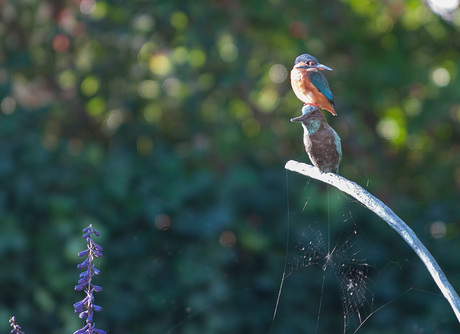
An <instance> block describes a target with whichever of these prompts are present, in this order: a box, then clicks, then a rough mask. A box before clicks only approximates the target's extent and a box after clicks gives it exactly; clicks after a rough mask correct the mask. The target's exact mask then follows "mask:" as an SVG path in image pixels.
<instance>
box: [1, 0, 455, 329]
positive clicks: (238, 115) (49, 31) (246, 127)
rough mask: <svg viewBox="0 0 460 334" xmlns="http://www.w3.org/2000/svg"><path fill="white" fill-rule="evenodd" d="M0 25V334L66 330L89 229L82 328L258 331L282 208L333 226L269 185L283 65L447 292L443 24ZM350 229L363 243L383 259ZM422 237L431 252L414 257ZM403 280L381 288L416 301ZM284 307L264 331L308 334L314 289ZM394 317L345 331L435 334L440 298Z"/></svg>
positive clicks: (265, 5)
mask: <svg viewBox="0 0 460 334" xmlns="http://www.w3.org/2000/svg"><path fill="white" fill-rule="evenodd" d="M0 8H1V13H0V14H1V17H2V20H1V21H0V40H1V47H0V62H1V67H0V103H1V104H0V109H1V110H0V111H1V113H0V182H1V185H2V186H1V189H0V263H1V268H2V269H1V271H0V288H1V293H2V296H1V297H2V298H1V300H2V303H1V304H0V330H1V331H2V332H6V331H7V330H8V318H9V316H11V315H13V314H14V315H15V316H16V319H17V321H18V323H20V324H21V326H22V329H23V330H24V331H25V332H26V333H33V332H35V333H64V332H67V333H72V332H73V331H74V330H76V328H78V321H77V320H76V319H74V318H75V316H74V315H73V314H72V304H73V303H75V302H76V300H77V297H76V296H75V293H74V292H73V291H72V289H71V287H72V286H73V285H74V283H75V279H76V277H77V275H78V270H77V269H76V268H75V265H76V264H77V261H78V259H77V258H76V254H77V253H78V250H79V249H80V248H81V243H82V242H83V241H81V240H80V236H79V234H80V230H81V229H82V228H83V227H85V226H88V225H89V224H90V223H91V224H93V225H94V226H95V227H96V228H97V229H99V230H100V231H101V234H102V236H101V240H100V243H101V244H102V245H103V246H104V254H105V257H104V259H103V260H102V261H101V266H102V272H103V274H102V276H101V277H100V278H99V279H100V280H102V282H101V285H103V286H104V290H105V291H106V292H105V293H104V294H102V295H101V296H100V299H99V300H98V303H99V304H100V305H101V306H102V307H103V308H104V312H103V313H102V314H100V315H99V317H98V319H97V325H98V327H99V328H104V329H107V330H108V332H110V333H126V332H129V333H142V332H158V333H198V332H200V333H203V332H204V333H267V332H268V331H269V328H270V324H271V317H272V314H273V308H274V303H275V301H276V296H277V293H278V287H279V280H280V277H281V273H282V268H283V266H284V251H285V246H286V244H285V231H286V215H287V210H288V204H289V205H290V207H291V208H292V207H293V210H298V211H301V210H302V207H303V206H304V204H305V198H306V197H309V205H308V207H307V210H313V215H314V217H315V219H318V220H319V221H320V222H321V223H324V224H326V221H327V217H328V215H329V214H331V215H332V216H334V215H335V214H336V212H335V211H334V210H335V208H334V206H335V202H334V200H333V199H331V201H330V202H328V201H329V200H328V197H327V193H326V192H324V189H323V188H322V187H320V186H319V185H314V184H309V186H308V187H307V188H305V184H306V182H307V181H305V180H304V179H301V178H297V177H296V176H293V175H288V181H287V182H286V173H285V171H284V168H283V166H284V163H285V162H286V161H287V160H288V159H297V160H302V161H307V160H308V158H307V156H306V154H305V152H304V150H303V146H302V144H301V133H302V130H301V128H300V126H296V125H295V124H291V123H290V122H289V118H292V117H294V116H296V115H298V114H299V113H300V109H301V103H300V102H299V101H298V100H297V99H296V98H295V96H294V94H293V93H292V91H291V89H290V84H289V79H288V77H289V71H290V67H291V66H292V64H293V61H294V59H295V57H296V56H297V55H299V54H301V53H305V52H308V53H311V54H313V55H315V56H316V57H317V58H318V59H319V60H320V61H321V62H322V63H324V64H326V65H328V66H330V67H332V68H333V69H334V71H333V72H330V73H327V75H328V80H329V83H330V85H331V89H332V91H333V93H334V96H335V97H336V106H337V107H336V111H337V113H338V116H337V117H335V118H333V117H331V116H330V115H327V116H326V117H327V118H328V121H329V123H330V124H331V126H333V127H334V128H335V130H336V131H337V132H338V134H339V135H340V136H341V138H342V145H343V152H344V158H343V161H342V164H341V167H340V171H341V174H342V175H343V176H345V177H347V178H349V179H351V180H355V181H356V182H358V183H360V184H362V185H367V186H368V188H370V190H371V192H373V193H374V194H376V195H377V196H378V197H380V198H381V199H382V200H383V201H384V202H386V203H387V204H390V206H391V207H392V208H393V209H394V210H395V212H397V213H398V214H400V215H401V217H402V218H403V219H404V220H406V221H407V223H408V224H409V225H411V226H413V227H414V230H416V232H417V233H418V234H419V235H421V239H422V240H428V241H429V242H428V245H427V246H428V248H429V249H430V250H432V251H433V254H434V256H435V258H437V259H438V260H439V262H440V265H441V267H442V268H443V269H445V271H446V273H447V275H448V277H449V279H450V280H451V281H452V283H453V285H454V286H457V287H458V286H460V276H459V274H458V273H457V272H458V270H457V268H458V258H457V257H456V256H452V254H458V253H459V252H460V249H459V247H460V246H459V242H458V238H459V230H460V220H459V217H460V207H459V205H458V201H459V197H460V196H459V190H460V167H459V166H460V145H459V142H460V130H459V129H460V127H459V123H460V102H459V99H458V87H459V86H460V77H459V66H460V53H459V52H460V30H459V27H460V25H459V22H460V20H459V19H458V18H459V16H458V14H457V16H456V17H455V19H454V21H453V23H446V22H443V21H442V19H440V18H439V17H437V16H436V15H434V14H432V13H431V12H430V10H429V8H428V7H426V6H425V4H424V3H423V2H421V1H407V2H406V1H401V0H397V1H377V2H375V1H353V0H350V1H349V0H343V1H340V2H327V1H326V2H320V1H315V2H313V1H302V2H298V1H287V0H286V1H285V0H270V1H259V0H252V1H245V2H242V1H240V2H237V1H212V2H199V1H198V2H196V1H195V2H194V1H188V2H185V1H178V0H176V1H113V0H111V1H92V0H82V1H73V2H69V1H54V2H49V1H37V0H29V1H25V0H7V1H4V2H3V3H2V4H1V7H0ZM293 180H296V181H297V182H293ZM287 192H288V194H289V195H290V197H289V199H288V200H286V193H287ZM328 203H329V206H328ZM355 210H357V212H356V213H354V218H355V220H356V221H358V224H360V222H361V221H364V222H368V224H369V225H370V227H369V229H370V231H369V232H368V233H369V235H371V238H379V239H380V241H381V242H382V243H383V244H385V243H390V245H391V244H392V243H396V242H399V240H398V241H395V240H394V239H392V235H391V232H388V231H387V230H388V227H386V226H384V224H382V223H381V222H378V221H376V220H369V219H371V218H370V217H369V215H370V214H369V213H367V212H361V211H359V208H356V209H355ZM339 211H340V210H339ZM310 213H311V212H310ZM439 221H440V222H442V223H444V224H445V227H446V233H445V234H442V235H441V238H439V239H434V238H432V235H431V234H430V231H432V229H430V228H431V227H432V226H433V224H432V223H434V222H439ZM339 222H341V220H340V218H339ZM299 224H300V225H302V224H304V222H300V223H299ZM339 227H340V226H339ZM339 227H337V228H339ZM294 230H295V229H294ZM423 233H426V236H423ZM390 247H391V246H390ZM403 250H404V255H402V257H409V258H410V256H411V255H407V254H408V251H407V250H406V249H403ZM401 252H403V251H401ZM399 256H401V255H399ZM411 261H413V262H416V259H413V258H411ZM417 268H418V267H417ZM410 272H411V274H410V275H409V276H410V277H409V278H408V277H404V276H403V275H401V274H398V273H396V274H394V276H396V277H391V279H389V282H390V283H388V284H389V286H390V288H389V289H390V290H391V287H392V286H396V287H398V285H399V283H398V282H400V281H401V280H402V281H405V280H406V279H407V280H410V281H411V282H417V284H416V283H411V284H412V285H415V286H421V287H423V288H424V289H429V288H431V285H430V284H431V282H430V277H429V275H428V274H427V273H426V272H425V271H423V269H421V270H420V271H415V270H413V271H410ZM398 275H399V276H398ZM401 276H403V277H401ZM290 289H291V290H289V288H288V289H287V290H286V295H283V298H284V299H283V303H284V305H285V310H284V311H282V310H281V311H280V312H281V314H282V318H281V319H280V320H277V322H276V326H275V330H279V331H280V332H283V333H294V332H308V333H310V332H313V331H312V330H309V329H312V328H315V326H316V319H317V313H315V312H317V309H318V303H317V302H315V303H313V304H308V298H309V294H310V293H311V294H313V295H314V294H318V286H316V285H314V286H309V282H308V280H306V279H301V278H299V277H294V275H293V278H292V281H291V288H290ZM303 291H305V292H306V293H305V294H302V293H300V292H303ZM315 291H316V292H315ZM432 291H436V290H434V289H433V290H432ZM436 292H437V291H436ZM433 299H434V300H433ZM426 300H429V301H430V302H429V303H427V302H426ZM405 302H406V301H405V300H404V301H403V302H401V303H397V302H393V303H392V305H390V306H389V307H386V308H385V309H384V311H382V312H377V313H376V314H375V318H376V322H375V324H372V325H369V327H368V328H366V329H363V330H364V331H365V332H369V333H370V332H372V330H373V329H374V328H377V329H374V331H376V330H377V331H378V329H379V328H381V326H382V324H386V325H387V326H389V327H388V328H389V331H391V330H393V332H398V333H400V332H406V333H409V332H411V331H413V330H412V329H409V327H410V326H411V325H413V324H417V323H422V325H421V326H422V327H424V328H426V329H427V332H430V331H431V329H433V332H434V329H440V330H444V332H443V333H453V332H454V331H455V328H456V322H455V319H454V316H453V314H452V312H451V311H450V310H449V309H448V308H446V305H445V304H446V303H445V302H444V301H443V300H442V299H441V298H432V296H425V295H424V296H423V300H421V301H419V300H409V301H407V304H405ZM331 303H334V301H332V302H331ZM393 304H395V305H393ZM422 304H423V307H421V306H420V305H422ZM393 306H394V307H393ZM408 307H412V308H415V309H417V312H409V311H407V310H408ZM339 308H340V301H339V300H335V304H334V306H333V310H334V311H335V314H336V315H337V312H339V313H338V314H340V312H341V311H337V310H338V309H339ZM310 309H311V310H313V311H312V312H310ZM307 310H308V311H307ZM100 318H103V319H100ZM425 319H428V320H426V321H425ZM340 322H341V317H340V316H338V317H337V323H335V324H333V325H331V326H335V327H334V328H333V329H331V332H332V331H335V332H337V331H341V330H342V329H341V328H342V327H341V326H342V324H341V323H340ZM389 324H392V325H393V326H391V325H389ZM277 326H278V327H277ZM372 326H374V327H372ZM430 326H432V327H430Z"/></svg>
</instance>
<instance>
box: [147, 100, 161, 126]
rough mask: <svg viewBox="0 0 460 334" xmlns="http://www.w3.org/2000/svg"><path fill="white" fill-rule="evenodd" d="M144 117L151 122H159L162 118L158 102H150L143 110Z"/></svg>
mask: <svg viewBox="0 0 460 334" xmlns="http://www.w3.org/2000/svg"><path fill="white" fill-rule="evenodd" d="M143 114H144V118H145V120H146V121H147V122H149V123H157V122H158V121H159V120H160V119H161V108H160V107H159V106H158V105H156V104H149V105H147V106H146V107H145V108H144V110H143Z"/></svg>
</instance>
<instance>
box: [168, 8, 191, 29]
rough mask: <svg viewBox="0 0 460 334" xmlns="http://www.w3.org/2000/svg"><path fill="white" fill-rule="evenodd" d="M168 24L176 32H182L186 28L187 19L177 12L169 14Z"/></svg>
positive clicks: (182, 13)
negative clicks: (169, 23)
mask: <svg viewBox="0 0 460 334" xmlns="http://www.w3.org/2000/svg"><path fill="white" fill-rule="evenodd" d="M170 22H171V25H172V26H173V27H174V28H176V29H177V30H184V29H185V28H187V26H188V17H187V15H185V13H184V12H181V11H177V12H174V13H172V14H171V17H170Z"/></svg>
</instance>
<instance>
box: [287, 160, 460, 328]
mask: <svg viewBox="0 0 460 334" xmlns="http://www.w3.org/2000/svg"><path fill="white" fill-rule="evenodd" d="M285 168H286V169H288V170H290V171H293V172H297V173H299V174H302V175H305V176H308V177H311V178H313V179H316V180H319V181H322V182H324V183H327V184H330V185H331V186H334V187H336V188H337V189H339V190H341V191H343V192H344V193H347V194H348V195H350V196H352V197H354V198H356V199H357V200H358V201H359V202H361V203H362V204H363V205H364V206H365V207H367V208H368V209H369V210H371V211H373V212H374V213H375V214H377V216H379V217H380V218H382V219H383V220H384V221H385V222H386V223H387V224H388V225H390V226H391V227H392V228H393V229H394V230H395V231H396V232H398V233H399V235H401V236H402V237H403V239H404V241H406V242H407V243H408V244H409V246H411V247H412V249H413V250H414V251H415V253H416V254H417V255H418V256H419V257H420V259H421V260H422V262H423V263H424V264H425V266H426V267H427V269H428V271H429V272H430V274H431V276H432V277H433V279H434V281H435V282H436V284H437V285H438V287H439V289H440V290H441V292H442V294H443V295H444V297H445V298H446V299H447V301H448V302H449V304H450V306H451V307H452V310H453V311H454V313H455V315H456V317H457V319H458V321H459V322H460V298H459V297H458V294H457V292H455V290H454V288H453V287H452V285H451V284H450V283H449V281H448V280H447V278H446V275H445V274H444V273H443V271H442V270H441V268H440V267H439V265H438V263H437V262H436V260H435V259H434V258H433V256H432V255H431V254H430V252H429V251H428V249H427V248H426V247H425V246H424V245H423V244H422V242H421V241H420V239H419V238H418V237H417V236H416V235H415V233H414V231H413V230H412V229H411V228H410V227H409V226H408V225H407V224H406V223H405V222H404V221H402V220H401V218H399V217H398V216H397V215H396V214H395V213H394V212H393V210H391V209H390V208H389V207H388V206H386V205H385V204H383V202H382V201H380V200H379V199H377V198H376V197H374V196H373V195H371V194H370V193H369V192H367V191H366V190H364V189H363V188H362V187H360V186H359V185H357V184H356V183H354V182H352V181H350V180H348V179H346V178H344V177H342V176H340V175H337V174H333V173H321V172H320V171H319V169H318V168H316V167H313V166H311V165H307V164H304V163H300V162H297V161H294V160H290V161H288V162H287V163H286V166H285Z"/></svg>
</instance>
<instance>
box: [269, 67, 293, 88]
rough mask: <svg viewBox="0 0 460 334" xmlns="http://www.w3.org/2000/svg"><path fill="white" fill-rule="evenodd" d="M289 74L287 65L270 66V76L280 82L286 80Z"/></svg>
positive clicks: (274, 80)
mask: <svg viewBox="0 0 460 334" xmlns="http://www.w3.org/2000/svg"><path fill="white" fill-rule="evenodd" d="M287 74H288V72H287V69H286V67H284V66H283V65H281V64H276V65H273V66H272V67H271V68H270V71H269V72H268V76H269V77H270V80H271V81H273V82H274V83H278V84H279V83H282V82H284V80H286V78H287Z"/></svg>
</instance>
